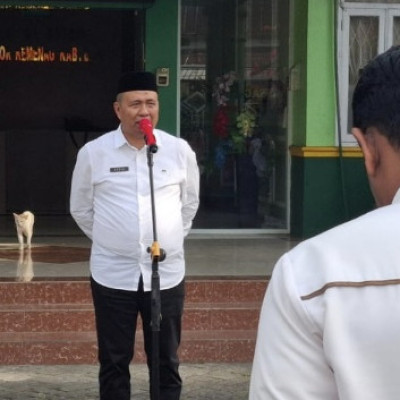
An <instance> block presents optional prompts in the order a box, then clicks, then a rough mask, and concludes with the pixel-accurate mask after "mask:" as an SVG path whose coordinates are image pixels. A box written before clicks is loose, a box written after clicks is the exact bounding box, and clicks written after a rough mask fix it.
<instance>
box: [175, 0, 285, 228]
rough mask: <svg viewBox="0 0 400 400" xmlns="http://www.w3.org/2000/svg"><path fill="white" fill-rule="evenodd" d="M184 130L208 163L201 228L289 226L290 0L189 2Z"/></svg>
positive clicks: (184, 31)
mask: <svg viewBox="0 0 400 400" xmlns="http://www.w3.org/2000/svg"><path fill="white" fill-rule="evenodd" d="M181 27H182V28H181V129H180V131H181V136H182V137H183V138H185V139H187V140H188V141H189V142H190V144H191V145H192V147H193V148H194V150H195V151H196V154H197V158H198V162H199V164H200V168H201V206H200V210H199V213H198V216H197V217H196V220H195V223H194V229H229V230H234V229H255V230H284V229H286V228H287V225H288V221H287V214H288V213H287V208H288V191H287V180H288V168H287V163H288V153H287V149H288V143H287V137H288V135H287V93H288V88H287V82H288V53H289V51H288V48H289V0H234V1H233V0H212V1H208V0H197V1H194V0H182V21H181Z"/></svg>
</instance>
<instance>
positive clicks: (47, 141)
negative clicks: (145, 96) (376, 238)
mask: <svg viewBox="0 0 400 400" xmlns="http://www.w3.org/2000/svg"><path fill="white" fill-rule="evenodd" d="M0 7H1V8H0V71H1V75H2V77H3V78H2V82H1V84H0V87H1V91H0V92H1V96H0V110H1V111H0V214H8V213H11V212H18V211H23V210H25V209H31V210H32V211H34V212H36V213H37V214H43V215H51V214H54V215H64V214H65V215H67V214H68V213H69V210H68V197H69V184H70V176H71V172H72V168H73V165H74V162H75V157H76V153H77V151H78V150H79V148H80V147H81V146H82V145H83V144H84V143H85V142H86V141H88V140H90V139H92V138H94V137H96V136H98V135H100V134H102V133H103V132H106V131H107V130H109V129H112V128H113V127H115V126H116V124H117V121H116V119H115V117H114V115H113V111H112V102H113V100H114V97H115V87H116V81H117V79H118V76H119V75H120V73H121V72H124V71H126V70H128V69H146V70H150V71H153V72H155V73H156V74H157V76H158V83H159V94H160V102H161V118H160V122H159V127H160V128H161V129H164V130H166V131H168V132H170V133H172V134H176V135H180V136H181V137H184V138H185V139H187V140H188V141H189V143H190V144H191V145H192V147H193V149H194V150H195V151H196V154H197V158H198V161H199V165H200V168H201V207H200V210H199V214H198V216H197V218H196V221H195V223H194V231H195V232H202V233H205V234H208V233H218V232H223V233H241V234H254V233H260V234H264V233H265V234H268V233H290V234H291V235H293V236H295V237H308V236H311V235H314V234H316V233H319V232H320V231H322V230H324V229H327V228H329V227H331V226H334V225H336V224H338V223H341V222H343V221H346V220H348V219H350V218H353V217H355V216H357V215H359V214H361V213H363V212H365V211H368V210H370V209H371V208H372V207H373V200H372V196H371V193H370V191H369V188H368V182H367V179H366V176H365V173H364V166H363V159H362V154H361V152H360V150H359V149H358V147H357V144H356V142H355V141H354V139H353V138H352V136H351V134H350V131H349V127H351V113H349V101H348V99H349V98H351V94H352V88H353V87H354V84H355V82H356V79H357V72H358V70H359V69H360V68H362V67H363V65H365V63H366V62H367V61H368V60H369V59H371V58H372V57H373V56H374V55H376V54H377V53H378V52H381V51H383V50H384V49H386V48H388V47H390V46H391V45H393V44H396V43H398V42H399V41H400V40H399V38H400V34H398V32H400V29H398V27H400V24H399V22H400V17H399V16H400V2H398V1H390V0H386V1H374V2H373V1H364V2H360V1H352V2H348V1H340V0H336V1H333V0H177V1H171V0H148V1H145V0H142V1H139V0H138V1H135V0H129V1H118V2H117V1H111V0H109V1H105V0H86V1H69V0H64V1H61V0H47V1H42V0H35V1H34V0H24V1H4V0H2V1H0Z"/></svg>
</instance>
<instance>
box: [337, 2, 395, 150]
mask: <svg viewBox="0 0 400 400" xmlns="http://www.w3.org/2000/svg"><path fill="white" fill-rule="evenodd" d="M374 16H375V17H377V18H378V19H379V28H378V31H379V37H378V49H377V50H378V54H379V53H382V52H383V51H385V50H387V49H389V48H390V47H391V45H392V43H393V21H394V18H395V17H400V3H398V4H394V3H354V2H343V3H342V4H341V7H339V9H338V27H337V41H338V46H337V54H336V57H337V59H338V79H339V82H338V84H339V93H338V95H339V108H340V109H339V110H338V112H339V117H340V118H339V124H340V126H339V127H338V132H337V141H338V142H339V144H341V145H343V146H355V145H357V142H356V140H355V138H354V137H353V135H352V134H351V132H348V126H347V125H348V116H349V102H350V101H351V99H349V95H348V91H349V56H350V47H349V46H350V44H349V42H350V20H351V18H352V17H374Z"/></svg>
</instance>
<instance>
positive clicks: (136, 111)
mask: <svg viewBox="0 0 400 400" xmlns="http://www.w3.org/2000/svg"><path fill="white" fill-rule="evenodd" d="M114 111H115V114H116V115H117V117H118V119H119V120H120V122H121V127H122V131H123V132H124V134H126V135H132V136H138V137H143V133H142V132H141V131H140V129H139V122H140V120H142V119H144V118H147V119H149V120H150V121H151V123H152V125H153V127H155V126H156V125H157V123H158V118H159V103H158V94H157V92H153V91H151V90H149V91H147V90H143V91H142V90H134V91H130V92H125V93H121V94H120V95H119V96H118V98H117V101H116V102H114Z"/></svg>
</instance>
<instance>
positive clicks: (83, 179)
mask: <svg viewBox="0 0 400 400" xmlns="http://www.w3.org/2000/svg"><path fill="white" fill-rule="evenodd" d="M154 135H155V137H156V140H157V146H158V151H157V153H155V154H154V155H153V182H154V194H155V210H156V220H155V221H156V232H157V238H158V240H157V241H158V243H159V245H160V247H161V248H162V249H164V250H165V252H166V259H165V260H164V261H162V262H159V265H158V267H159V273H160V287H161V289H168V288H171V287H173V286H176V285H177V284H178V283H179V282H181V280H182V279H183V277H184V274H185V260H184V250H183V241H184V237H185V236H186V235H187V234H188V232H189V230H190V227H191V224H192V220H193V218H194V216H195V214H196V211H197V208H198V205H199V171H198V167H197V163H196V156H195V153H194V152H193V150H192V149H191V148H190V146H189V145H188V144H187V142H186V141H184V140H183V139H179V138H177V137H174V136H172V135H169V134H168V133H166V132H163V131H161V130H158V129H155V130H154ZM70 212H71V215H72V216H73V218H74V219H75V221H76V223H77V224H78V226H79V227H80V228H81V229H82V231H83V232H84V233H85V234H86V235H87V236H88V237H89V238H91V239H92V250H91V257H90V269H91V274H92V276H93V278H94V279H95V280H96V282H98V283H100V284H101V285H103V286H107V287H111V288H116V289H125V290H136V289H137V287H138V282H139V277H140V275H141V274H142V275H143V283H144V289H145V290H146V291H148V290H150V289H151V256H150V254H149V253H148V251H147V249H148V248H149V247H150V246H151V245H152V244H153V243H154V235H153V222H152V221H153V219H152V210H151V197H150V178H149V166H148V157H147V146H144V147H143V148H142V149H140V150H138V149H136V148H135V147H133V146H131V145H129V144H128V142H127V141H126V139H125V137H124V135H123V133H122V131H121V128H120V127H119V128H118V129H117V130H115V131H112V132H109V133H107V134H104V135H102V136H101V137H99V138H97V139H95V140H93V141H91V142H89V143H87V144H86V145H85V146H84V147H82V148H81V149H80V151H79V153H78V157H77V161H76V165H75V169H74V172H73V177H72V184H71V198H70Z"/></svg>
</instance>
